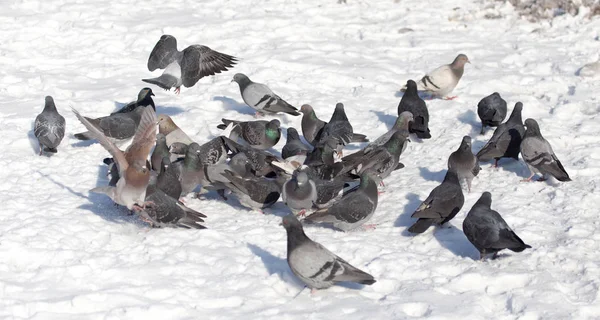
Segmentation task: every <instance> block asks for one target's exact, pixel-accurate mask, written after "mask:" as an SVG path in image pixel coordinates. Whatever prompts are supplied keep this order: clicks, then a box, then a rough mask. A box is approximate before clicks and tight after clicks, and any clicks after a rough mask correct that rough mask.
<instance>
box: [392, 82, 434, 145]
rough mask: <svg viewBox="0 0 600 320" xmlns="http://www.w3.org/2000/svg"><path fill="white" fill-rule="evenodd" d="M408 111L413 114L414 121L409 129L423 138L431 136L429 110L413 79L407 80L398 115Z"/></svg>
mask: <svg viewBox="0 0 600 320" xmlns="http://www.w3.org/2000/svg"><path fill="white" fill-rule="evenodd" d="M406 111H408V112H410V113H412V115H413V122H411V123H410V125H409V128H408V131H409V132H410V133H414V134H415V135H416V136H417V137H419V138H421V139H429V138H431V134H430V133H429V111H427V105H426V104H425V101H423V99H421V97H419V94H418V92H417V84H416V83H415V82H414V81H412V80H408V81H407V82H406V92H405V93H404V95H403V96H402V99H400V103H399V104H398V116H400V115H401V114H402V113H403V112H406Z"/></svg>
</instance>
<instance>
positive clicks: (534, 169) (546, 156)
mask: <svg viewBox="0 0 600 320" xmlns="http://www.w3.org/2000/svg"><path fill="white" fill-rule="evenodd" d="M525 127H527V131H525V136H524V138H523V141H522V142H521V156H522V157H523V160H524V161H525V163H526V164H527V167H529V171H531V175H530V176H529V178H527V179H525V180H524V181H531V178H533V176H534V175H535V174H536V173H539V174H541V177H540V178H539V179H538V181H544V180H546V179H547V175H551V176H553V177H554V178H556V180H558V181H571V178H569V174H568V173H567V171H566V170H565V168H564V167H563V165H562V163H560V160H558V158H557V157H556V154H554V151H553V150H552V147H551V146H550V143H548V141H546V139H544V137H543V136H542V133H541V132H540V127H539V125H538V123H537V121H535V120H533V119H527V120H525Z"/></svg>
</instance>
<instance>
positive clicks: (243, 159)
mask: <svg viewBox="0 0 600 320" xmlns="http://www.w3.org/2000/svg"><path fill="white" fill-rule="evenodd" d="M246 165H250V160H248V156H246V154H244V153H243V152H240V153H237V154H236V155H234V156H233V157H231V160H229V167H230V168H231V170H233V171H234V172H235V173H236V174H238V175H239V176H241V177H245V176H246V174H247V172H249V171H247V170H246V169H247V168H246Z"/></svg>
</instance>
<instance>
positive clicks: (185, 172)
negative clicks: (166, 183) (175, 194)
mask: <svg viewBox="0 0 600 320" xmlns="http://www.w3.org/2000/svg"><path fill="white" fill-rule="evenodd" d="M201 155H202V150H201V149H200V145H199V144H197V143H196V142H192V143H190V145H189V146H188V149H187V151H186V153H185V158H184V159H183V161H180V162H176V163H175V164H177V165H178V166H179V167H180V169H179V170H180V171H179V172H180V173H179V182H181V196H182V197H183V196H185V195H187V194H188V193H190V192H192V191H194V189H196V187H197V186H198V185H200V184H202V181H203V180H204V167H203V164H202V160H201Z"/></svg>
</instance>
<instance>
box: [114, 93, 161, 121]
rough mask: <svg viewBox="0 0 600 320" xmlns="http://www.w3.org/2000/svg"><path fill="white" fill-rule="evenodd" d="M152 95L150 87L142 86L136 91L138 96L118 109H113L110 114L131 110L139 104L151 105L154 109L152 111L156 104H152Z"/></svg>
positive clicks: (143, 105)
mask: <svg viewBox="0 0 600 320" xmlns="http://www.w3.org/2000/svg"><path fill="white" fill-rule="evenodd" d="M152 96H154V93H153V92H152V89H150V88H143V89H142V90H140V92H139V93H138V97H137V100H136V101H132V102H130V103H128V104H127V105H125V106H124V107H123V108H121V109H119V110H118V111H115V112H113V113H111V114H110V115H113V114H116V113H127V112H131V111H133V110H135V108H137V107H139V106H142V107H147V106H151V107H152V109H154V111H156V106H155V105H154V100H152Z"/></svg>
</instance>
